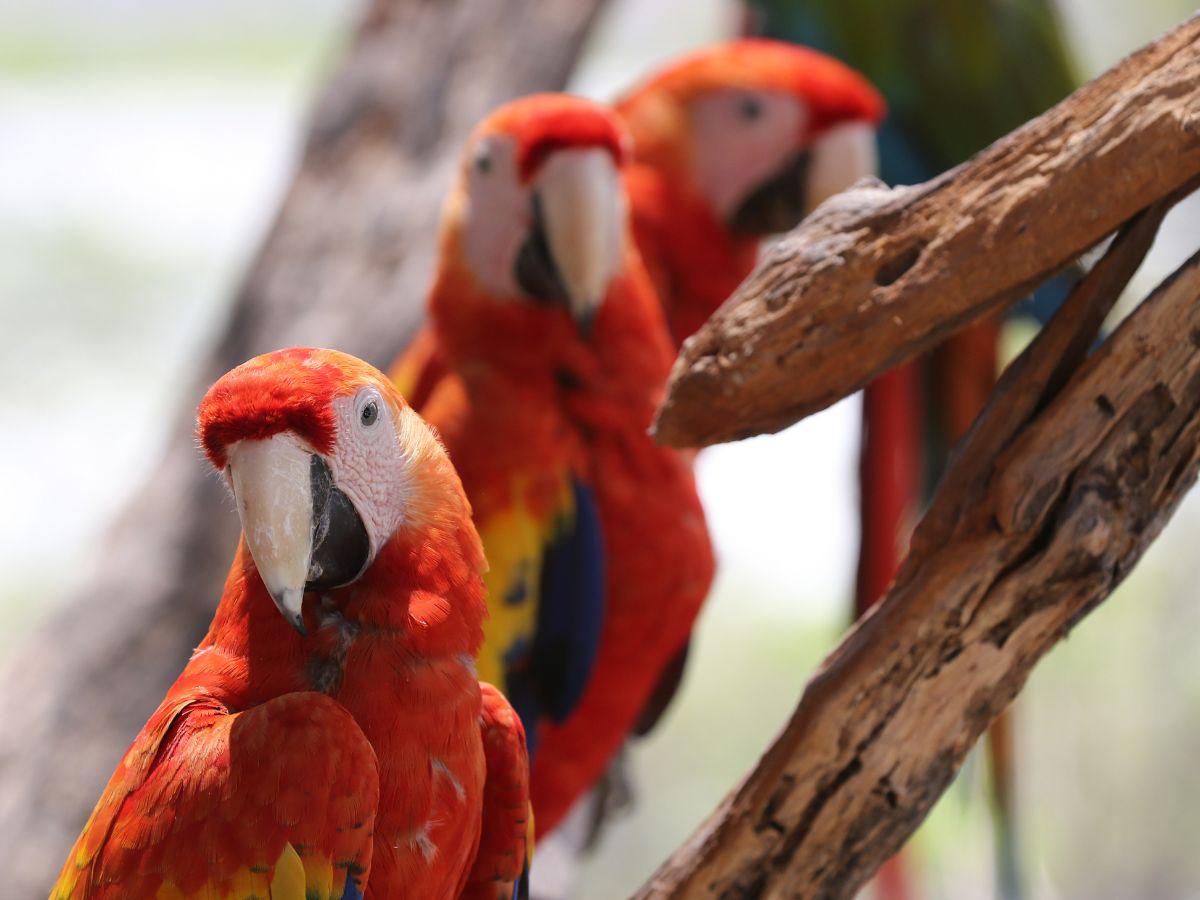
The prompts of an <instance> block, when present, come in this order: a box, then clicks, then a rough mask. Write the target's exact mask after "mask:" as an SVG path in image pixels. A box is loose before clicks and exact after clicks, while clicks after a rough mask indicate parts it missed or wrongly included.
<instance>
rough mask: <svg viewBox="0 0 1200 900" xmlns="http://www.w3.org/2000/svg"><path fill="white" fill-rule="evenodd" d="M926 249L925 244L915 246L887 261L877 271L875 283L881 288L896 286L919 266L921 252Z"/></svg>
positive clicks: (922, 242)
mask: <svg viewBox="0 0 1200 900" xmlns="http://www.w3.org/2000/svg"><path fill="white" fill-rule="evenodd" d="M924 249H925V242H924V241H921V242H919V243H916V244H913V245H912V246H911V247H907V248H905V249H904V250H902V251H900V252H899V253H897V254H896V255H895V256H893V257H892V258H891V259H888V260H885V261H884V262H883V263H882V264H881V265H880V266H879V268H878V269H876V270H875V283H876V284H877V285H879V286H880V287H887V286H888V285H889V284H895V283H896V282H897V281H899V280H900V279H901V278H903V277H904V275H905V273H906V272H908V270H909V269H911V268H912V267H913V266H915V265H916V264H917V260H919V259H920V258H921V252H922V251H923V250H924Z"/></svg>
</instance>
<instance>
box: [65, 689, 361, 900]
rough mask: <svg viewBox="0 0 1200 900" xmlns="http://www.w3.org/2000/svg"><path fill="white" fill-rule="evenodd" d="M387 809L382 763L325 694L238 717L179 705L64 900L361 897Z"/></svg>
mask: <svg viewBox="0 0 1200 900" xmlns="http://www.w3.org/2000/svg"><path fill="white" fill-rule="evenodd" d="M378 801H379V776H378V771H377V767H376V762H375V754H374V751H373V750H372V748H371V745H370V744H369V743H368V742H367V739H366V737H364V735H363V733H362V731H361V730H360V729H359V727H358V724H357V723H356V722H355V721H354V719H353V718H352V717H351V716H350V714H349V713H348V712H346V710H345V709H344V708H343V707H342V706H340V705H339V704H338V703H337V702H336V701H334V700H332V699H330V698H329V697H327V696H325V695H323V694H315V693H294V694H286V695H284V696H282V697H277V698H275V699H272V700H269V701H267V702H266V703H263V704H261V705H259V706H255V707H252V708H250V709H247V710H244V711H242V712H237V713H231V712H230V711H229V710H227V709H226V708H225V707H224V706H223V705H222V704H220V703H218V702H216V701H215V700H214V699H212V698H211V697H209V696H207V695H203V694H197V693H190V694H189V695H187V696H184V697H179V698H175V699H174V700H173V701H172V700H170V699H169V700H168V702H167V703H166V704H164V705H163V707H160V709H159V711H158V712H157V713H155V715H154V717H153V718H152V719H151V720H150V723H149V724H148V725H147V726H146V728H145V729H144V730H143V732H142V734H141V735H139V737H138V739H137V740H136V741H135V742H134V745H133V747H132V748H130V750H129V752H128V753H127V754H126V755H125V758H124V759H123V760H122V762H121V765H120V766H119V767H118V768H117V771H116V773H115V774H114V775H113V777H112V780H111V781H110V782H109V784H108V787H107V788H106V790H105V792H104V794H103V795H102V796H101V798H100V801H99V803H98V804H97V805H96V809H95V811H94V812H93V813H92V817H91V819H89V821H88V823H87V825H86V826H85V828H84V831H83V833H82V834H81V835H80V837H79V840H78V841H77V842H76V844H75V847H74V848H73V850H72V851H71V856H70V857H69V858H68V859H67V862H66V864H65V865H64V866H63V870H62V873H61V874H60V876H59V880H58V882H57V884H56V885H55V886H54V888H53V890H52V892H51V898H52V900H75V898H101V897H103V898H116V897H159V898H183V897H195V896H204V897H213V898H216V897H222V898H223V897H249V896H256V897H263V898H267V897H270V898H273V900H312V898H321V900H352V898H355V900H357V898H361V897H362V891H363V889H364V887H365V885H366V882H367V877H368V874H369V871H370V866H371V849H372V845H371V832H372V829H373V826H374V820H375V811H376V807H377V805H378Z"/></svg>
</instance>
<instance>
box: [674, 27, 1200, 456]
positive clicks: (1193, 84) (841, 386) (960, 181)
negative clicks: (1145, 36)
mask: <svg viewBox="0 0 1200 900" xmlns="http://www.w3.org/2000/svg"><path fill="white" fill-rule="evenodd" d="M1198 109H1200V17H1194V18H1192V19H1191V20H1189V21H1188V22H1186V23H1184V24H1183V25H1181V26H1180V27H1179V28H1177V29H1176V30H1175V31H1173V32H1171V33H1169V34H1167V35H1166V36H1164V37H1163V38H1161V39H1160V40H1158V41H1157V42H1155V43H1153V44H1151V45H1149V46H1147V47H1145V48H1144V49H1142V50H1140V51H1139V52H1137V53H1135V54H1133V55H1132V56H1130V57H1128V58H1126V59H1125V60H1123V61H1122V62H1120V63H1119V64H1117V65H1116V66H1114V67H1113V68H1112V69H1110V70H1109V71H1108V72H1106V73H1105V74H1104V75H1102V76H1100V77H1099V78H1097V79H1096V80H1095V81H1093V82H1091V83H1089V84H1087V85H1085V86H1084V87H1083V88H1081V89H1080V90H1078V91H1076V92H1075V93H1074V94H1072V95H1071V96H1070V97H1068V98H1067V99H1066V100H1064V101H1063V102H1062V103H1060V104H1059V105H1058V106H1056V107H1054V108H1053V109H1051V110H1049V111H1048V112H1046V113H1045V114H1044V115H1042V116H1039V117H1038V118H1037V119H1034V120H1033V121H1031V122H1030V123H1029V124H1027V125H1026V126H1024V127H1022V128H1020V129H1018V130H1017V131H1015V132H1013V133H1012V134H1010V135H1008V136H1007V137H1005V138H1003V139H1001V140H999V141H997V142H996V143H995V144H993V145H992V146H991V147H989V148H988V149H987V150H985V151H983V152H982V153H980V154H979V155H978V156H976V157H975V158H973V159H972V160H970V161H969V162H967V163H965V164H963V165H962V166H960V167H958V168H956V169H953V170H951V171H950V172H947V173H946V174H944V175H942V176H939V177H938V178H935V179H933V180H932V181H929V182H926V183H925V184H922V185H918V186H915V187H902V188H896V189H894V190H888V189H886V188H884V187H883V186H882V185H878V184H874V185H871V184H868V185H864V186H861V187H860V188H859V189H857V190H854V191H851V192H849V193H847V194H844V195H842V196H840V197H837V198H834V199H833V200H831V201H830V202H829V203H827V204H825V205H824V206H823V207H822V208H820V209H819V210H818V211H817V212H816V213H815V214H814V215H813V216H811V217H809V219H808V220H807V221H806V222H805V223H803V224H801V225H800V227H799V228H797V229H796V230H795V231H794V232H792V233H791V234H790V235H789V236H788V237H787V238H786V239H785V240H783V241H782V242H780V244H779V245H777V246H776V248H775V249H774V250H773V251H772V252H770V253H769V254H767V255H766V256H765V258H764V259H763V261H762V262H761V264H760V265H759V267H758V269H757V270H756V271H755V272H754V274H752V275H751V276H750V277H749V278H748V279H747V280H746V282H745V283H744V284H743V285H742V286H741V287H740V288H739V289H738V291H737V292H736V293H735V294H734V295H733V297H731V298H730V299H729V301H727V302H726V304H725V305H724V306H723V307H722V308H721V309H720V310H718V312H717V313H716V314H715V315H714V316H713V317H712V318H711V319H710V320H709V322H708V323H707V324H706V325H705V326H704V327H703V328H702V329H701V330H700V331H699V332H698V333H697V334H696V335H695V336H694V337H692V339H691V340H689V341H688V342H687V343H686V344H685V345H684V349H683V352H682V353H681V354H680V358H679V360H678V361H677V362H676V365H675V369H674V371H673V373H672V376H671V383H670V386H669V389H668V395H667V400H666V402H665V403H664V404H663V407H662V410H661V412H660V414H659V418H658V421H657V423H656V426H655V427H656V433H657V436H658V438H659V440H661V441H663V442H664V443H667V444H671V445H674V446H704V445H707V444H712V443H717V442H720V441H724V440H731V439H736V438H742V437H747V436H749V435H752V434H759V433H762V432H769V431H778V430H779V429H781V428H784V427H786V426H787V425H790V424H791V423H793V422H795V421H796V420H797V419H800V418H802V417H803V416H805V415H808V414H809V413H812V412H815V411H817V410H819V409H822V408H824V407H826V406H828V405H830V404H831V403H833V402H835V401H837V400H838V399H840V398H841V397H844V396H845V395H847V394H849V393H851V392H852V391H854V390H856V389H858V388H860V387H862V386H863V385H865V384H866V383H867V382H868V381H870V380H871V379H873V378H874V377H875V376H877V375H879V374H880V373H882V372H883V371H886V370H887V369H889V368H891V367H892V366H895V365H897V364H899V363H901V362H903V361H905V360H907V359H910V358H912V357H913V356H915V355H916V354H918V353H919V352H921V351H922V350H923V349H925V348H927V347H929V346H931V345H932V344H934V343H936V342H937V341H938V340H939V339H941V338H943V337H945V336H946V334H947V333H949V332H951V331H954V330H957V329H959V328H961V327H962V326H963V325H965V324H966V323H967V322H969V321H972V320H974V319H977V318H979V317H981V316H983V315H985V314H986V313H988V312H990V311H993V310H995V309H997V308H999V307H1001V306H1003V305H1005V304H1008V303H1012V302H1014V301H1016V300H1018V299H1020V298H1021V297H1022V296H1024V295H1025V294H1026V293H1028V292H1029V291H1030V290H1031V289H1032V288H1034V287H1035V286H1036V285H1037V284H1039V283H1040V282H1041V281H1043V280H1044V279H1045V278H1046V277H1047V276H1049V275H1051V274H1053V273H1054V272H1056V271H1058V270H1060V269H1062V268H1063V267H1064V266H1066V265H1068V264H1070V263H1071V262H1072V261H1073V260H1074V259H1075V258H1076V257H1078V255H1079V254H1080V253H1082V252H1083V251H1085V250H1087V249H1088V248H1090V247H1092V246H1094V245H1096V244H1097V243H1098V242H1100V241H1101V240H1102V239H1103V238H1104V237H1105V236H1106V235H1109V234H1111V233H1112V232H1113V231H1114V230H1115V229H1116V228H1117V227H1118V226H1119V225H1120V224H1121V223H1122V222H1124V221H1126V220H1128V219H1129V218H1130V216H1132V215H1133V214H1134V213H1136V212H1137V211H1138V210H1139V209H1142V208H1143V207H1145V206H1146V205H1147V204H1148V203H1151V202H1153V201H1155V200H1157V199H1160V198H1162V197H1165V196H1166V195H1168V194H1170V193H1171V192H1172V191H1174V190H1176V189H1177V188H1179V187H1180V186H1181V185H1182V184H1184V183H1185V182H1188V181H1190V180H1191V179H1192V178H1193V177H1194V176H1195V175H1196V174H1197V173H1198V172H1200V114H1198V113H1197V110H1198Z"/></svg>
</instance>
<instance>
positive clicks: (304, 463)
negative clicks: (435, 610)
mask: <svg viewBox="0 0 1200 900" xmlns="http://www.w3.org/2000/svg"><path fill="white" fill-rule="evenodd" d="M226 455H227V458H228V462H229V473H230V478H231V480H232V482H233V495H234V498H235V500H236V502H237V510H238V516H239V518H240V519H241V521H242V533H243V534H244V535H245V539H246V547H247V548H248V549H249V551H250V555H251V556H252V557H253V558H254V565H255V567H256V568H257V569H258V574H259V576H260V577H261V578H262V580H263V584H264V586H265V587H266V589H267V591H268V593H270V595H271V598H272V599H273V600H274V601H275V605H276V606H277V607H278V608H279V612H280V613H282V614H283V617H284V618H285V619H287V620H288V622H290V623H291V624H292V626H293V627H295V628H296V630H297V631H299V632H300V633H301V634H304V633H305V628H304V611H303V604H304V593H305V591H307V590H324V589H332V588H335V587H340V586H342V585H344V584H348V583H349V582H351V581H353V580H354V579H355V578H357V577H358V576H359V575H360V574H361V573H362V571H363V570H364V569H365V568H366V566H367V563H368V562H369V557H370V541H369V538H368V535H367V531H366V526H365V525H364V524H363V521H362V519H361V517H360V516H359V515H358V513H357V511H356V510H355V509H354V505H353V503H351V502H350V500H349V499H348V498H347V497H346V495H345V494H343V493H342V492H341V491H340V490H338V489H337V487H336V486H335V485H334V484H333V479H332V476H331V474H330V471H329V466H328V464H327V463H326V462H325V461H324V459H322V458H321V457H320V456H319V455H318V454H315V453H313V452H312V451H311V450H309V449H308V448H306V447H305V446H304V445H302V444H301V443H300V441H299V439H297V438H296V436H295V435H294V434H292V433H290V432H282V433H280V434H276V435H274V436H273V437H269V438H266V439H263V440H244V441H239V442H237V443H236V444H233V445H232V446H231V447H230V448H229V449H228V451H227V454H226Z"/></svg>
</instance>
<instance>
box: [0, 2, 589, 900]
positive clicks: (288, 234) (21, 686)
mask: <svg viewBox="0 0 1200 900" xmlns="http://www.w3.org/2000/svg"><path fill="white" fill-rule="evenodd" d="M601 4H602V0H489V2H487V3H477V2H466V0H436V2H435V0H377V2H375V3H373V4H372V5H370V6H369V8H367V10H366V11H365V14H364V17H363V19H362V22H361V23H360V26H359V28H358V30H357V32H356V34H355V35H354V37H353V40H352V42H351V45H350V47H349V48H348V51H347V53H346V56H345V59H344V60H343V61H342V63H341V64H340V65H339V67H338V68H337V70H336V72H335V73H334V74H333V75H332V77H331V79H330V80H329V83H328V84H327V85H326V87H325V89H324V90H323V92H322V94H321V96H320V97H319V99H318V102H317V104H316V106H315V109H314V112H313V115H312V120H311V123H310V128H309V132H308V135H307V142H306V146H305V148H304V156H303V160H302V163H301V165H300V167H299V169H298V171H297V173H296V176H295V180H294V182H293V184H292V185H291V187H290V189H289V191H288V193H287V195H286V197H285V198H284V200H283V204H282V208H281V210H280V212H279V214H278V217H277V219H276V221H275V223H274V226H273V228H272V229H271V231H270V234H269V236H268V237H267V239H266V241H265V243H264V245H263V246H262V248H261V249H260V251H259V253H258V255H257V258H256V259H255V261H254V262H253V264H252V265H251V268H250V272H249V275H248V277H247V278H246V280H245V283H244V286H243V288H242V290H241V292H240V294H239V296H238V297H237V300H236V302H235V304H234V307H233V310H232V313H231V316H230V319H229V321H228V324H227V327H226V328H225V331H224V334H223V336H222V337H221V338H220V340H219V342H218V344H217V346H216V347H215V348H214V349H213V351H212V352H211V354H210V355H209V356H208V358H207V359H205V360H204V361H203V364H202V365H201V366H200V367H199V371H198V373H197V377H196V379H195V381H194V383H193V385H192V388H191V390H190V391H189V392H188V394H187V396H185V397H182V398H181V402H180V412H179V415H178V421H177V423H176V425H175V427H174V430H173V432H172V434H171V437H170V439H169V442H168V449H167V451H166V454H165V456H164V458H163V459H162V461H161V462H160V463H159V465H158V467H157V468H156V469H155V470H154V471H153V473H152V474H151V475H150V477H149V478H148V479H147V480H146V482H145V484H144V486H143V487H142V489H141V490H140V491H139V492H138V494H137V495H136V496H135V497H134V498H133V500H132V501H131V502H130V503H129V505H128V507H127V508H126V509H125V511H124V513H123V514H122V516H121V517H120V519H119V521H118V522H117V523H116V524H115V525H114V526H113V528H112V529H111V531H110V533H109V534H108V535H107V536H106V539H105V542H104V545H103V552H102V554H101V557H100V560H99V564H98V568H97V569H96V571H94V572H93V573H92V574H91V575H90V576H89V577H88V578H87V579H86V582H85V585H84V587H83V588H82V589H81V590H79V591H77V592H75V593H74V594H73V595H72V596H70V597H68V598H67V599H66V600H65V602H63V603H62V605H61V606H60V607H59V608H58V609H56V611H55V612H53V613H52V614H51V615H50V616H49V617H48V618H47V620H46V621H45V623H44V624H43V625H42V626H41V627H40V628H39V629H38V630H37V631H36V632H35V633H34V634H33V635H32V636H31V637H30V638H29V639H28V640H27V641H26V642H25V643H24V645H23V646H22V647H20V648H18V649H17V650H16V651H14V653H13V655H12V657H11V658H10V660H9V661H8V663H7V664H6V666H5V668H4V671H3V673H2V675H0V721H2V722H4V728H3V730H2V731H0V772H2V779H3V784H4V790H3V791H2V792H0V845H3V846H4V847H5V848H6V853H5V856H6V858H7V859H8V860H9V863H8V866H7V868H6V873H5V886H4V889H3V891H0V893H5V896H14V897H33V896H38V895H39V894H41V895H43V896H44V894H45V891H46V890H47V889H48V886H49V883H50V880H51V878H52V876H53V873H54V872H55V871H56V870H57V867H58V866H59V865H61V863H62V861H63V858H64V856H65V854H66V851H67V849H68V847H69V845H70V842H71V841H72V840H73V839H74V837H75V835H76V834H77V833H78V831H79V828H80V827H81V826H82V824H83V822H84V819H85V817H86V815H87V812H88V810H89V809H90V807H91V804H92V803H93V802H94V801H95V799H96V797H97V796H98V795H99V793H100V790H101V788H102V786H103V784H104V782H105V780H106V779H107V778H108V776H109V774H110V773H111V772H112V770H113V768H114V766H115V764H116V762H117V759H118V758H119V756H120V754H121V753H122V752H123V750H124V749H125V747H126V746H127V745H128V743H129V741H130V740H131V739H132V737H133V736H134V735H135V734H136V733H137V731H138V729H139V728H141V726H142V724H143V723H144V722H145V720H146V717H147V716H148V714H149V713H150V711H151V710H152V709H153V708H154V706H155V705H156V704H157V703H158V701H159V700H160V699H161V698H162V695H163V693H164V691H165V689H166V687H167V685H168V684H169V683H170V681H171V680H172V679H173V678H174V676H175V674H176V673H177V672H178V671H179V669H180V668H181V667H182V665H183V663H184V662H185V661H186V659H187V656H188V654H189V653H190V651H191V648H192V647H194V646H195V644H196V643H197V641H198V640H199V638H200V637H201V635H202V634H203V631H204V628H205V627H206V625H207V623H208V621H209V619H210V618H211V615H212V610H213V609H214V607H215V604H216V599H217V597H218V595H219V591H220V586H221V580H222V578H223V576H224V572H225V570H226V568H227V567H228V564H229V559H230V558H231V555H232V551H233V547H234V544H235V541H236V536H237V525H236V517H235V516H234V515H233V514H232V509H231V507H230V506H229V504H228V503H227V502H226V501H225V500H224V495H223V492H222V489H221V487H220V485H219V483H218V481H217V480H216V479H214V478H211V477H209V476H208V475H207V474H206V472H205V467H204V465H203V464H202V462H201V460H200V457H199V454H198V453H197V452H196V450H195V445H194V440H193V437H192V431H193V414H194V410H195V405H196V403H197V401H198V400H199V398H200V396H201V395H202V393H203V391H204V389H205V388H206V387H207V385H208V384H209V383H211V382H212V381H213V380H214V379H215V378H216V377H217V376H219V375H220V374H221V373H223V372H224V371H226V370H227V369H229V368H231V367H232V366H234V365H236V364H237V363H240V362H242V361H243V360H245V359H246V358H248V357H250V356H252V355H254V354H256V353H260V352H263V351H266V350H269V349H273V348H276V347H281V346H288V345H292V344H317V345H320V346H334V347H338V348H340V349H344V350H347V351H349V352H352V353H355V354H357V355H360V356H363V357H365V358H367V359H369V360H371V361H373V362H376V363H378V364H386V363H387V362H388V361H389V359H390V357H391V356H392V355H394V354H395V352H396V351H397V350H398V349H400V348H401V347H402V346H403V344H404V341H405V340H406V339H407V336H408V335H409V334H411V332H412V329H413V328H414V327H415V324H416V323H417V322H418V321H419V319H420V316H421V311H422V301H423V293H424V290H425V287H426V282H427V280H428V277H429V274H430V270H431V263H432V257H433V250H434V235H435V223H436V220H437V215H438V211H439V206H440V197H441V195H442V193H443V192H444V190H445V187H446V185H447V182H448V180H449V175H450V170H451V167H452V165H453V164H454V161H455V160H456V158H457V155H458V147H459V145H460V144H461V141H462V139H463V138H464V136H465V135H466V133H467V131H468V130H469V129H470V128H471V126H472V125H473V124H474V123H475V122H476V121H477V120H478V119H479V118H480V117H481V116H482V115H483V114H484V113H485V112H486V111H487V110H489V109H490V108H491V107H493V106H495V105H496V104H497V103H500V102H502V101H504V100H506V99H509V98H511V97H514V96H518V95H520V94H523V93H528V92H530V91H534V90H551V89H555V88H559V87H561V86H562V85H563V84H564V82H565V80H566V78H567V76H568V74H569V72H570V70H571V67H572V64H573V62H574V60H575V57H576V55H577V52H578V49H579V47H580V44H581V42H582V40H583V38H584V36H585V35H586V32H587V29H588V26H589V24H590V22H591V20H592V18H593V16H594V15H595V13H596V11H597V10H598V9H599V7H600V6H601ZM8 892H11V893H8Z"/></svg>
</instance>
